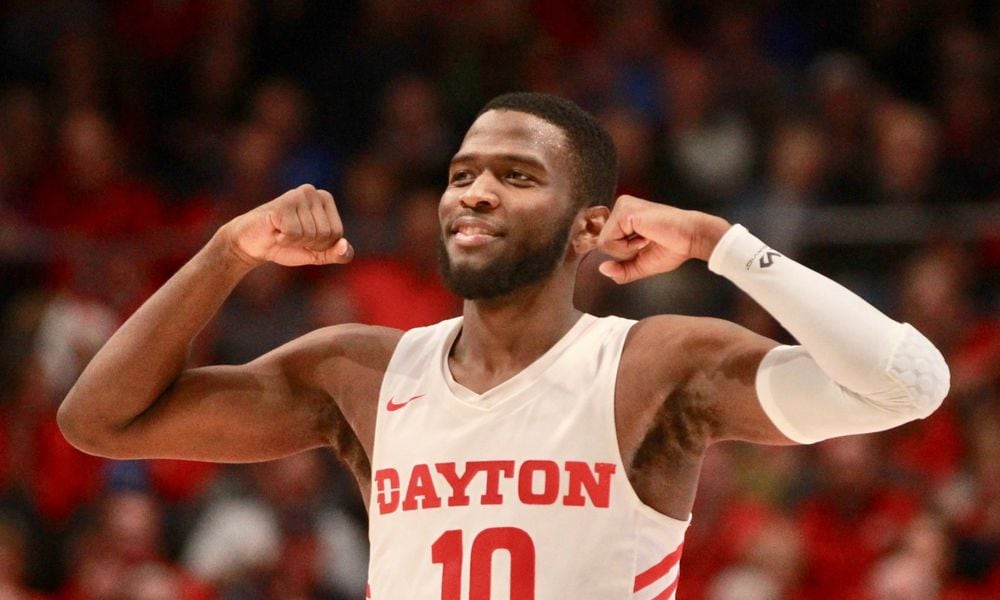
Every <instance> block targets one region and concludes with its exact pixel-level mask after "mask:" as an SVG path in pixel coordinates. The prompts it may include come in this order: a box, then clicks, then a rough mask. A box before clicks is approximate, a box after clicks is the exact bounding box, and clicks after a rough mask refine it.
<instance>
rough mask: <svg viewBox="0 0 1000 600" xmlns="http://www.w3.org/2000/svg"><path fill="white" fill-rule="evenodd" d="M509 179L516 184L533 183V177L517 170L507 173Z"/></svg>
mask: <svg viewBox="0 0 1000 600" xmlns="http://www.w3.org/2000/svg"><path fill="white" fill-rule="evenodd" d="M507 179H509V180H511V181H514V182H516V183H531V181H532V179H531V176H530V175H528V174H527V173H524V172H522V171H518V170H517V169H513V170H511V171H510V172H509V173H507Z"/></svg>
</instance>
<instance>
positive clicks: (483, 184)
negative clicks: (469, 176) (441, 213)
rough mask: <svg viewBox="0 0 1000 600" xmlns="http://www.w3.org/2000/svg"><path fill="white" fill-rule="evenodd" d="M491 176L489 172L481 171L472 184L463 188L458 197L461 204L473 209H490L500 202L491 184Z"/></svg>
mask: <svg viewBox="0 0 1000 600" xmlns="http://www.w3.org/2000/svg"><path fill="white" fill-rule="evenodd" d="M492 179H493V177H492V176H491V175H490V174H489V173H483V174H481V175H480V176H479V177H476V180H475V181H473V182H472V185H470V186H469V187H467V188H465V191H464V192H463V193H462V196H461V198H460V200H461V202H462V206H464V207H466V208H474V209H480V210H483V209H491V208H496V207H497V205H498V204H500V198H499V196H497V194H496V191H495V190H494V189H493V186H492V185H491V183H492Z"/></svg>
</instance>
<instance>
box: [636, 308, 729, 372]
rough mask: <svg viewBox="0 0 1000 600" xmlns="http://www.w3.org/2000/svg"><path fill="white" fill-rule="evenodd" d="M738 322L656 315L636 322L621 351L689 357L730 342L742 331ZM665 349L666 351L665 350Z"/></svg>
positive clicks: (659, 359)
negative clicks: (623, 349)
mask: <svg viewBox="0 0 1000 600" xmlns="http://www.w3.org/2000/svg"><path fill="white" fill-rule="evenodd" d="M745 333H746V330H745V329H744V328H742V327H740V326H739V325H737V324H735V323H732V322H730V321H726V320H724V319H716V318H713V317H691V316H686V315H656V316H653V317H648V318H645V319H642V320H641V321H638V322H637V323H636V324H635V325H634V326H633V327H632V330H631V331H630V332H629V335H628V338H627V339H626V341H625V352H626V353H628V354H630V355H635V356H636V357H637V358H642V357H648V358H650V359H656V360H658V361H662V360H663V359H664V358H671V354H669V352H673V353H674V354H673V356H672V358H674V359H685V360H686V359H691V358H697V357H698V356H699V355H701V354H703V353H706V352H710V351H713V350H716V349H718V348H719V347H721V346H725V345H727V344H729V343H731V342H732V341H733V340H734V339H735V338H738V337H740V336H741V335H743V334H745ZM665 351H667V352H668V353H665Z"/></svg>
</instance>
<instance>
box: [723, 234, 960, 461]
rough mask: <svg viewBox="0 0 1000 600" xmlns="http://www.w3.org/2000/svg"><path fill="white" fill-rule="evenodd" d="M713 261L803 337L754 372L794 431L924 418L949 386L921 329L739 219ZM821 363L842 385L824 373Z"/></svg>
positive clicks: (812, 434)
mask: <svg viewBox="0 0 1000 600" xmlns="http://www.w3.org/2000/svg"><path fill="white" fill-rule="evenodd" d="M709 268H710V269H711V270H713V271H714V272H716V273H719V274H721V275H723V276H725V277H727V278H728V279H730V280H731V281H733V283H735V284H736V285H737V286H739V287H740V288H741V289H742V290H743V291H744V292H746V293H747V294H749V295H750V296H751V297H752V298H753V299H754V300H756V301H757V302H758V303H759V304H760V305H761V306H762V307H763V308H764V309H766V310H767V311H768V312H769V313H770V314H771V315H772V316H774V317H775V318H776V319H777V320H778V321H779V322H780V323H781V324H782V325H783V326H784V327H785V328H786V329H787V330H788V331H789V333H791V334H792V335H793V336H795V338H796V339H797V340H798V341H799V342H800V343H801V344H802V348H788V347H785V348H778V349H775V350H772V351H771V353H769V354H768V355H767V356H766V357H765V359H764V361H763V362H762V364H761V369H760V371H759V372H758V380H757V391H758V395H759V396H760V397H761V402H762V404H763V405H764V407H765V410H767V411H768V414H769V416H772V418H773V419H774V420H775V424H776V425H778V426H779V427H780V428H782V429H783V430H786V429H787V431H784V432H785V433H786V435H789V437H791V438H792V439H796V441H817V440H818V439H824V438H826V437H833V436H834V435H847V434H850V433H863V432H867V431H875V430H878V429H887V428H889V427H892V426H895V425H898V424H901V423H903V422H906V421H909V420H912V419H915V418H922V417H926V416H927V415H928V414H930V413H931V412H933V410H934V409H936V408H937V406H938V405H939V404H940V402H941V400H942V399H943V397H944V395H945V394H946V393H947V389H948V369H947V366H946V365H945V363H944V360H943V359H942V358H941V355H940V353H939V352H938V351H937V350H936V349H935V348H934V347H933V345H931V344H930V342H929V341H927V339H926V338H924V336H922V335H921V334H920V333H919V332H917V331H916V330H915V329H913V328H912V327H911V326H909V325H906V324H903V323H898V322H896V321H894V320H892V319H890V318H889V317H887V316H886V315H884V314H882V313H881V312H880V311H878V310H877V309H876V308H875V307H873V306H871V305H870V304H869V303H867V302H865V301H864V300H863V299H861V298H859V297H858V296H856V295H855V294H853V293H852V292H850V291H849V290H847V289H846V288H844V287H843V286H841V285H839V284H837V283H835V282H834V281H832V280H830V279H828V278H826V277H824V276H823V275H820V274H819V273H816V272H814V271H812V270H810V269H808V268H806V267H804V266H802V265H800V264H798V263H796V262H795V261H793V260H791V259H789V258H787V257H785V256H782V255H781V254H779V253H777V252H776V251H774V250H772V249H771V248H768V247H767V246H766V245H765V244H764V243H763V242H761V241H760V240H757V239H756V238H754V237H753V236H752V235H750V234H749V233H747V232H746V230H745V229H743V228H742V227H738V226H737V227H734V228H733V229H732V230H731V231H730V232H728V233H727V234H726V236H724V237H723V238H722V239H721V241H720V242H719V244H718V246H717V247H716V249H715V250H714V251H713V253H712V255H711V259H710V261H709ZM809 361H815V365H816V366H818V369H813V368H812V367H811V366H809V365H808V364H807V363H808V362H809ZM820 370H821V372H822V374H825V376H827V377H828V378H829V379H830V380H832V383H833V384H836V386H834V387H830V386H831V383H830V382H827V381H820V380H818V379H817V374H818V373H820ZM837 386H839V387H837ZM796 395H797V396H800V397H794V396H796ZM810 397H816V398H817V400H816V401H815V402H813V401H811V400H810ZM824 399H826V400H825V401H824ZM782 421H784V422H782Z"/></svg>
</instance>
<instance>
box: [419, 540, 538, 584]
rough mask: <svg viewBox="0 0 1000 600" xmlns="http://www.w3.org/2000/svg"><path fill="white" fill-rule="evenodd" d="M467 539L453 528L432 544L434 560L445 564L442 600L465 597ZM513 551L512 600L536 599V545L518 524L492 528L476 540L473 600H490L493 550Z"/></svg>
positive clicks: (473, 546)
mask: <svg viewBox="0 0 1000 600" xmlns="http://www.w3.org/2000/svg"><path fill="white" fill-rule="evenodd" d="M464 544H465V540H464V539H463V532H462V530H461V529H449V530H448V531H445V532H444V533H442V534H441V536H440V537H438V539H437V540H435V542H434V544H432V545H431V562H433V563H434V564H437V565H441V600H462V567H463V564H464V556H463V555H464V550H465V546H464ZM497 550H506V551H507V552H508V553H510V598H511V600H535V544H534V542H532V541H531V536H529V535H528V532H526V531H525V530H523V529H519V528H517V527H491V528H489V529H484V530H482V531H480V532H479V534H478V535H476V536H475V537H474V538H473V539H472V544H471V548H470V550H469V595H468V599H469V600H490V590H491V588H492V585H493V553H494V552H496V551H497Z"/></svg>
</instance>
